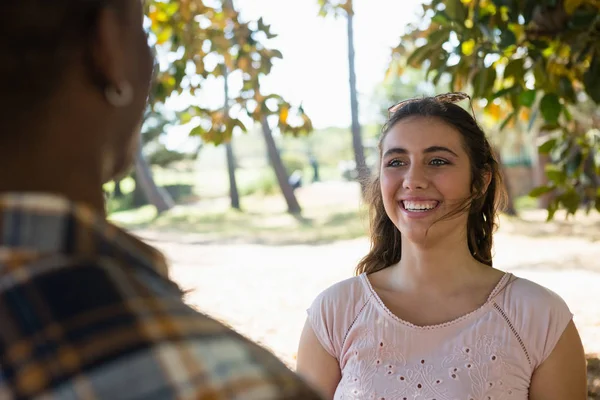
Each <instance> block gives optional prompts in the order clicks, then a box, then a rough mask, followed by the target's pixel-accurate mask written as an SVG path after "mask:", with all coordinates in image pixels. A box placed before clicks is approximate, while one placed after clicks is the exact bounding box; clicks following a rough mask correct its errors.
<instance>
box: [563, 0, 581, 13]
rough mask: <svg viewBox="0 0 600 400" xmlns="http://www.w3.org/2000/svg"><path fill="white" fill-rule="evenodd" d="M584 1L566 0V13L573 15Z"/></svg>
mask: <svg viewBox="0 0 600 400" xmlns="http://www.w3.org/2000/svg"><path fill="white" fill-rule="evenodd" d="M583 2H584V0H565V3H564V4H565V11H566V12H567V14H569V15H571V14H573V13H574V12H575V10H577V9H578V8H579V6H580V5H582V4H583Z"/></svg>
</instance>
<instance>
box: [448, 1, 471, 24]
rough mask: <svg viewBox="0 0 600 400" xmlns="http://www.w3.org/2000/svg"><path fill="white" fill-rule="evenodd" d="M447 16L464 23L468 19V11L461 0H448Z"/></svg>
mask: <svg viewBox="0 0 600 400" xmlns="http://www.w3.org/2000/svg"><path fill="white" fill-rule="evenodd" d="M444 4H445V5H446V14H447V15H448V17H449V18H450V19H452V20H454V21H457V22H460V23H464V22H465V19H467V10H466V9H465V6H464V5H463V3H462V1H461V0H446V1H445V2H444Z"/></svg>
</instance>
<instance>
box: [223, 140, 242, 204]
mask: <svg viewBox="0 0 600 400" xmlns="http://www.w3.org/2000/svg"><path fill="white" fill-rule="evenodd" d="M225 153H226V155H227V173H228V175H229V197H230V198H231V208H234V209H236V210H240V209H241V207H240V193H239V191H238V187H237V181H236V179H235V167H236V162H235V155H234V153H233V146H232V145H231V142H227V143H225Z"/></svg>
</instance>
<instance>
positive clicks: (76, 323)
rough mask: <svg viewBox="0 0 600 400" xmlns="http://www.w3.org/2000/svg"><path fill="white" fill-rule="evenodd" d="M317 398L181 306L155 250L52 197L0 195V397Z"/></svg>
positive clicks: (261, 353)
mask: <svg viewBox="0 0 600 400" xmlns="http://www.w3.org/2000/svg"><path fill="white" fill-rule="evenodd" d="M31 398H35V399H43V400H46V399H110V400H119V399H144V400H146V399H206V400H208V399H211V400H218V399H307V400H310V399H317V396H316V395H315V394H314V393H313V392H312V391H311V390H310V389H308V388H307V387H306V386H305V385H304V384H303V383H302V381H301V380H300V379H298V378H297V377H296V375H295V374H294V373H293V372H292V371H290V370H289V369H288V368H287V367H285V366H284V365H283V364H282V363H281V362H280V361H279V360H278V359H277V358H276V357H275V356H273V355H272V354H271V353H269V352H267V351H266V350H264V349H263V348H261V347H259V346H257V345H255V344H253V343H252V342H250V341H248V340H246V339H244V338H243V337H242V336H240V335H239V334H237V333H235V332H233V331H231V330H230V329H228V328H226V327H224V326H223V325H221V324H219V323H218V322H216V321H214V320H212V319H210V318H208V317H207V316H205V315H202V314H200V313H198V312H197V311H194V310H193V309H192V308H190V307H189V306H187V305H185V304H184V302H183V301H182V292H181V290H180V289H179V288H178V287H177V286H176V285H175V284H174V283H173V282H172V281H170V280H169V279H168V277H167V267H166V263H165V260H164V258H163V256H162V255H161V254H160V253H159V252H158V251H156V250H154V249H153V248H151V247H149V246H148V245H145V244H144V243H142V242H141V241H139V240H137V239H135V238H134V237H132V236H131V235H128V234H127V233H125V232H124V231H122V230H120V229H119V228H117V227H115V226H113V225H111V224H109V223H107V222H106V221H105V220H104V219H103V218H102V217H100V216H98V215H95V214H94V213H93V211H91V210H90V209H89V208H87V207H84V206H81V205H76V204H73V203H70V202H68V201H66V200H64V199H62V198H59V197H54V196H50V195H42V194H40V195H32V194H28V195H22V194H7V195H2V196H0V399H31Z"/></svg>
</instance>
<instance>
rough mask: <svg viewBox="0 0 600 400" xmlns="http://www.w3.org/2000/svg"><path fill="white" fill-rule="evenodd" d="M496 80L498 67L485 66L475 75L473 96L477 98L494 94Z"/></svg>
mask: <svg viewBox="0 0 600 400" xmlns="http://www.w3.org/2000/svg"><path fill="white" fill-rule="evenodd" d="M495 81H496V69H495V68H494V67H490V68H484V69H480V70H479V71H477V73H476V74H475V76H473V96H474V97H475V98H488V97H491V96H492V93H491V91H492V89H493V88H494V83H495Z"/></svg>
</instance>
